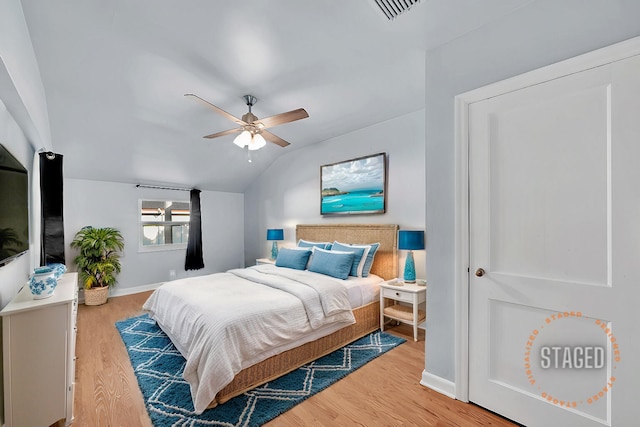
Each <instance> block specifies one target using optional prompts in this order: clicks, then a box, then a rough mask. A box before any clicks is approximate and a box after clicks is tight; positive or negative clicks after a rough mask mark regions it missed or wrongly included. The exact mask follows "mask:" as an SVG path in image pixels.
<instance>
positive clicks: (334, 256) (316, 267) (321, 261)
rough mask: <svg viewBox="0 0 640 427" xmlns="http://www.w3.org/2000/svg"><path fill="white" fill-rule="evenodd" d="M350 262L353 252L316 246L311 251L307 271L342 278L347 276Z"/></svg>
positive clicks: (351, 262)
mask: <svg viewBox="0 0 640 427" xmlns="http://www.w3.org/2000/svg"><path fill="white" fill-rule="evenodd" d="M352 264H353V252H337V251H327V250H324V249H320V248H316V249H315V250H314V252H313V258H311V264H310V265H309V271H313V272H316V273H321V274H326V275H327V276H332V277H337V278H338V279H343V280H344V279H346V278H347V277H349V272H350V271H351V265H352Z"/></svg>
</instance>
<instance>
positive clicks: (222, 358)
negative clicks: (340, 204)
mask: <svg viewBox="0 0 640 427" xmlns="http://www.w3.org/2000/svg"><path fill="white" fill-rule="evenodd" d="M397 232H398V226H397V225H388V224H382V225H381V224H336V225H325V224H322V225H298V226H297V227H296V241H299V240H300V239H302V240H305V241H312V242H325V241H326V242H333V241H338V242H344V243H350V244H370V243H380V246H379V248H378V250H377V252H376V254H375V258H374V260H373V264H372V265H371V276H370V278H375V276H378V277H379V278H381V279H383V280H388V279H391V278H394V277H396V275H397V271H398V269H397V267H398V260H397V251H396V248H397ZM302 275H304V277H302ZM311 276H312V277H311ZM309 277H311V279H309ZM302 279H304V282H305V283H304V284H305V286H299V284H300V283H301V282H302ZM350 279H351V278H350ZM210 280H217V281H224V282H225V288H222V287H221V286H220V287H219V289H218V290H216V292H221V293H216V294H209V293H207V292H209V291H210V289H211V288H212V286H211V285H210V283H208V281H210ZM370 280H373V279H370ZM263 282H264V283H263ZM307 282H309V283H307ZM333 282H342V281H339V280H337V279H333V278H326V277H323V275H321V274H316V273H311V274H309V273H308V272H300V271H297V270H291V269H287V268H281V267H275V266H273V265H259V266H252V267H249V268H246V269H234V270H229V271H228V272H225V273H217V274H214V275H211V276H201V277H194V278H189V279H182V280H180V281H174V282H169V283H167V284H165V285H163V286H161V287H160V288H159V289H158V290H156V291H155V292H154V293H153V294H152V295H151V297H150V298H149V300H147V302H146V303H145V305H144V309H145V310H147V311H148V312H149V314H150V316H151V317H152V318H154V320H156V322H158V325H159V326H160V327H161V328H162V329H163V330H164V331H165V332H166V333H167V335H168V336H169V338H170V339H171V340H172V341H173V342H174V344H176V347H177V348H178V350H179V351H180V352H181V353H182V354H183V356H185V358H186V359H187V365H186V367H185V374H184V376H185V379H186V380H187V381H188V382H189V384H190V386H191V391H192V397H193V400H194V407H195V410H196V412H202V411H203V410H204V409H206V408H207V407H214V406H216V405H218V404H222V403H224V402H226V401H228V400H229V399H231V398H232V397H235V396H237V395H239V394H242V393H244V392H245V391H247V390H249V389H252V388H254V387H256V386H258V385H261V384H264V383H265V382H268V381H270V380H272V379H274V378H277V377H279V376H281V375H284V374H286V373H288V372H290V371H292V370H294V369H297V368H298V367H300V366H302V365H304V364H305V363H308V362H310V361H312V360H315V359H317V358H318V357H321V356H323V355H325V354H328V353H330V352H332V351H334V350H336V349H338V348H340V347H342V346H344V345H345V344H347V343H349V342H352V341H354V340H356V339H358V338H360V337H362V336H364V335H366V334H368V333H370V332H372V331H374V330H376V329H377V328H378V327H379V313H380V308H379V298H378V296H377V294H375V295H368V296H366V297H363V295H366V294H367V292H360V291H357V292H355V293H354V291H353V289H351V288H349V287H345V286H344V285H342V284H339V283H338V284H334V283H333ZM346 282H351V281H345V283H346ZM356 282H358V280H356ZM187 284H188V285H189V286H185V285H187ZM262 285H267V286H262ZM216 286H217V285H216ZM307 286H309V287H311V288H314V287H321V288H322V289H323V293H322V294H320V293H318V294H317V295H316V294H315V293H314V292H313V291H312V290H311V291H310V290H308V289H307ZM358 286H360V285H358ZM358 286H354V289H360V288H359V287H358ZM265 288H268V289H265ZM272 288H275V289H272ZM185 289H189V291H185ZM326 289H329V291H326ZM363 289H365V288H363ZM375 289H376V290H377V287H375ZM201 290H202V291H201ZM205 290H206V291H205ZM284 291H286V292H291V293H293V294H295V295H289V294H286V295H285V294H283V293H282V292H284ZM225 292H226V293H225ZM307 292H308V293H307ZM325 292H330V293H328V294H327V293H325ZM211 295H215V297H211ZM247 295H251V298H254V297H255V298H256V299H255V303H254V302H251V301H253V300H252V299H249V298H248V297H247ZM318 295H320V296H318ZM354 295H357V296H359V297H360V298H361V299H362V300H364V302H365V304H364V305H361V306H359V307H357V308H353V307H355V306H356V305H359V304H361V303H362V301H360V303H358V302H354V300H357V298H355V299H354ZM214 298H215V299H216V301H218V302H217V303H216V304H215V307H216V309H215V311H216V313H215V314H212V313H209V312H208V310H209V303H208V301H209V300H212V299H214ZM221 301H224V303H222V302H221ZM232 302H233V304H235V305H232ZM260 306H262V307H260ZM264 306H269V310H268V313H262V312H260V313H258V311H253V308H254V307H255V308H256V310H258V309H260V310H261V311H265V310H264ZM239 310H242V311H243V313H246V314H243V316H246V317H242V319H235V320H234V319H233V318H232V317H233V315H235V314H234V313H235V312H238V311H239ZM305 314H306V317H305ZM227 315H228V316H227ZM208 317H215V321H214V323H216V325H215V328H214V327H212V326H210V325H209V324H206V325H207V326H204V325H205V323H204V322H205V321H204V320H202V319H203V318H208ZM300 317H304V318H305V321H304V323H302V321H301V320H298V319H299V318H300ZM227 319H229V320H228V321H227ZM208 322H209V323H211V321H210V320H208ZM223 323H224V324H225V325H226V326H225V328H224V329H220V328H219V325H220V324H223ZM258 330H260V331H261V332H262V333H265V334H267V335H269V337H265V338H263V334H262V333H260V334H258V333H257V331H258ZM238 337H243V338H242V339H240V338H238ZM228 341H230V342H231V344H228V343H227V342H228ZM245 341H246V342H245ZM227 346H228V347H227ZM235 353H243V355H241V356H238V357H236V356H237V355H236V354H235ZM248 354H250V356H247V355H248Z"/></svg>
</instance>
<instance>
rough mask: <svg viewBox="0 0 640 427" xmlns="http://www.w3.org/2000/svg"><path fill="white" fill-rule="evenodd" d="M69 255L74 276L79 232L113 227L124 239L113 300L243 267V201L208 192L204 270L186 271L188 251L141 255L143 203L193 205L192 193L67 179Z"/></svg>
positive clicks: (204, 200)
mask: <svg viewBox="0 0 640 427" xmlns="http://www.w3.org/2000/svg"><path fill="white" fill-rule="evenodd" d="M63 192H64V216H65V218H64V225H65V246H66V251H65V256H66V261H67V266H68V267H69V269H70V270H71V271H75V270H76V267H75V265H73V258H74V257H75V256H76V255H77V251H75V250H73V249H70V247H69V245H70V243H71V241H72V240H73V236H74V235H75V233H76V232H77V231H78V230H80V229H81V228H82V227H84V226H86V225H90V226H93V227H114V228H117V229H118V230H120V232H121V233H122V235H123V237H124V241H125V248H124V251H123V256H122V259H121V263H122V272H121V273H120V274H119V275H118V277H117V279H118V284H117V286H116V287H115V288H113V289H112V290H111V295H122V294H127V293H134V292H138V291H140V290H141V289H146V288H148V287H149V286H148V285H155V284H158V283H161V282H165V281H168V280H170V276H169V271H170V270H176V277H177V278H181V277H187V276H199V275H203V274H210V273H214V272H219V271H225V270H228V269H231V268H237V267H241V266H243V264H244V246H243V239H244V207H243V205H244V200H243V195H242V194H238V193H223V192H214V191H203V192H202V193H200V202H201V210H202V246H203V248H202V251H203V256H204V264H205V268H203V269H201V270H190V271H188V272H187V271H185V269H184V261H185V254H186V251H185V250H184V249H183V250H173V251H161V252H142V253H141V252H139V251H138V237H139V231H138V218H139V213H138V200H139V199H147V200H175V201H186V202H188V201H189V192H188V191H175V190H158V189H144V188H136V186H135V185H134V184H121V183H114V182H104V181H89V180H79V179H65V180H64V189H63Z"/></svg>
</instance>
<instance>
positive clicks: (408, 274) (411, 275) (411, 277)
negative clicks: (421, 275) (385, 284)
mask: <svg viewBox="0 0 640 427" xmlns="http://www.w3.org/2000/svg"><path fill="white" fill-rule="evenodd" d="M404 282H405V283H416V263H415V261H414V260H413V251H409V253H408V254H407V260H406V261H405V263H404Z"/></svg>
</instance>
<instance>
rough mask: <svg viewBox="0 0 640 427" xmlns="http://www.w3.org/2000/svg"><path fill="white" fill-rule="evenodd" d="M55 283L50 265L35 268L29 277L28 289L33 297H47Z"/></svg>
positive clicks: (51, 293)
mask: <svg viewBox="0 0 640 427" xmlns="http://www.w3.org/2000/svg"><path fill="white" fill-rule="evenodd" d="M57 285H58V281H57V280H56V276H55V272H54V271H53V269H52V268H50V267H38V268H36V269H35V270H34V271H33V274H32V275H31V277H30V278H29V290H30V291H31V294H32V295H33V299H44V298H49V297H50V296H51V295H53V291H54V290H55V289H56V286H57Z"/></svg>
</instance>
